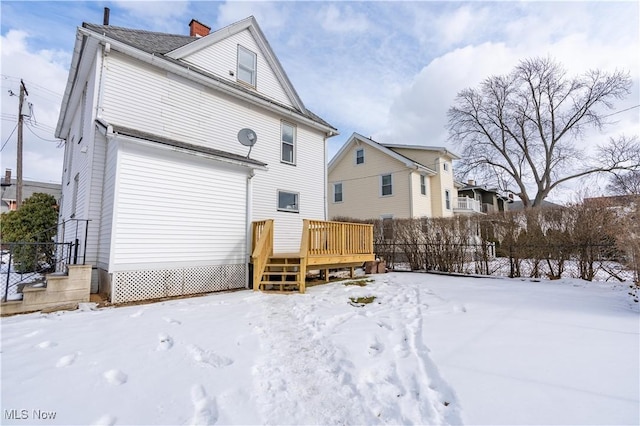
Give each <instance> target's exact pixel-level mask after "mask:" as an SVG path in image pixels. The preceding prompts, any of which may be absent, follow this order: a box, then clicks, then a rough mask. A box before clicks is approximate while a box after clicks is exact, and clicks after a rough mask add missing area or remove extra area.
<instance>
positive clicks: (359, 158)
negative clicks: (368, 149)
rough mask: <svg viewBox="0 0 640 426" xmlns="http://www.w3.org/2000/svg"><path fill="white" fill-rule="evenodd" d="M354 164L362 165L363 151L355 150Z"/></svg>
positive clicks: (361, 149)
mask: <svg viewBox="0 0 640 426" xmlns="http://www.w3.org/2000/svg"><path fill="white" fill-rule="evenodd" d="M356 164H364V149H363V148H360V149H358V150H356Z"/></svg>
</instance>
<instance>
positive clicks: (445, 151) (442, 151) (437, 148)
mask: <svg viewBox="0 0 640 426" xmlns="http://www.w3.org/2000/svg"><path fill="white" fill-rule="evenodd" d="M382 145H383V146H385V147H386V148H390V149H393V148H400V149H416V150H421V151H432V152H438V153H440V154H442V155H447V156H449V157H451V158H452V159H453V160H459V159H460V156H458V155H457V154H454V153H453V152H451V151H449V150H448V149H447V148H445V147H443V146H427V145H399V144H390V143H383V144H382Z"/></svg>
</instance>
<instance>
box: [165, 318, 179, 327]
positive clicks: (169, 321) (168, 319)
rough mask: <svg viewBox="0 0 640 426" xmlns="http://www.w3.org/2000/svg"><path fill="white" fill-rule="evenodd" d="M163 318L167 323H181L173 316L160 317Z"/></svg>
mask: <svg viewBox="0 0 640 426" xmlns="http://www.w3.org/2000/svg"><path fill="white" fill-rule="evenodd" d="M162 319H163V320H165V321H166V322H168V323H169V324H175V325H180V324H182V323H181V322H180V321H178V320H177V319H173V318H168V317H164V318H162Z"/></svg>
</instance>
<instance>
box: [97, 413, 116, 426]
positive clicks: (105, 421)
mask: <svg viewBox="0 0 640 426" xmlns="http://www.w3.org/2000/svg"><path fill="white" fill-rule="evenodd" d="M116 420H118V419H117V418H115V417H113V416H109V415H105V416H102V417H100V418H99V419H98V420H96V421H95V422H93V423H92V424H93V425H94V426H113V425H115V424H116Z"/></svg>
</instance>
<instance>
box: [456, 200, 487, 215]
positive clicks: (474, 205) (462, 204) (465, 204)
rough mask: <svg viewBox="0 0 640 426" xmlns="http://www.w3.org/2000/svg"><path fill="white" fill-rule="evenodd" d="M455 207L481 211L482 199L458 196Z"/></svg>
mask: <svg viewBox="0 0 640 426" xmlns="http://www.w3.org/2000/svg"><path fill="white" fill-rule="evenodd" d="M455 209H456V210H467V211H469V210H471V211H474V212H481V208H480V201H478V200H474V199H473V198H469V197H458V200H457V204H456V207H455Z"/></svg>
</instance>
